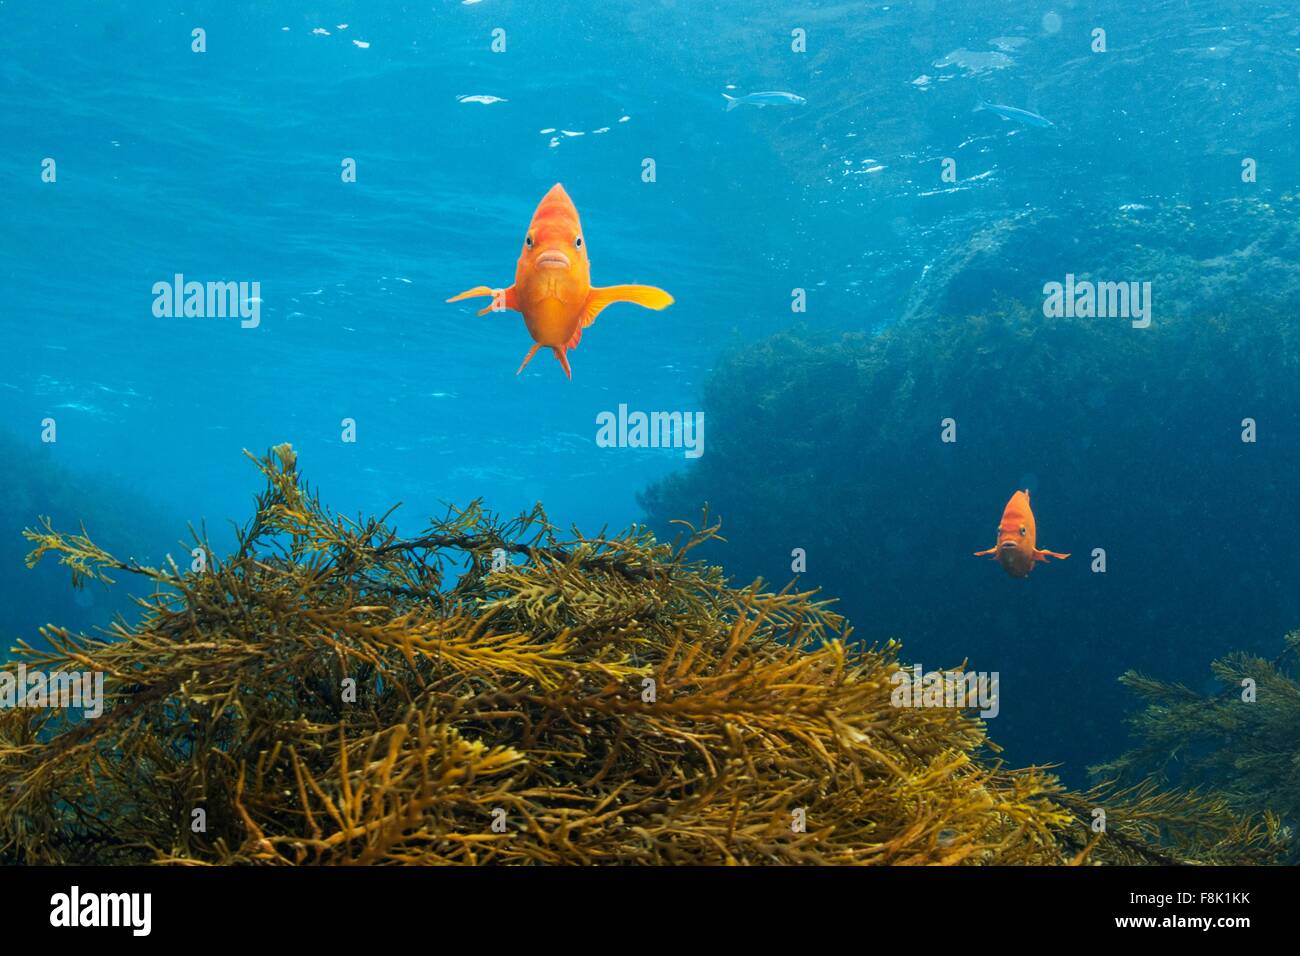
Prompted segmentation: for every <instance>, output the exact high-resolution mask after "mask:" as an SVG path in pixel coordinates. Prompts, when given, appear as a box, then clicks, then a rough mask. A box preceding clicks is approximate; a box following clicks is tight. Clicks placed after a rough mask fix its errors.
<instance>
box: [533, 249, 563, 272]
mask: <svg viewBox="0 0 1300 956" xmlns="http://www.w3.org/2000/svg"><path fill="white" fill-rule="evenodd" d="M536 264H537V265H539V266H541V267H542V268H544V269H567V268H569V257H568V256H566V255H565V254H564V253H563V252H560V251H559V250H558V249H549V250H547V251H546V252H543V253H542V254H541V255H540V256H538V257H537V259H536Z"/></svg>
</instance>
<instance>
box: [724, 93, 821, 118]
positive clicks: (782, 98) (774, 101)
mask: <svg viewBox="0 0 1300 956" xmlns="http://www.w3.org/2000/svg"><path fill="white" fill-rule="evenodd" d="M722 98H723V99H724V100H726V101H727V112H728V113H730V112H731V111H732V110H734V109H735V108H736V107H737V106H740V105H741V104H742V103H748V104H750V105H751V106H757V107H758V108H759V109H762V108H763V107H764V106H803V104H804V103H807V102H808V101H807V100H805V99H804V98H803V97H802V96H799V95H798V94H795V93H779V92H776V91H772V90H769V91H766V92H763V93H748V94H746V95H745V96H728V95H727V94H726V93H723V94H722Z"/></svg>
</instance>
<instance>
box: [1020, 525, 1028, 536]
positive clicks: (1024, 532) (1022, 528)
mask: <svg viewBox="0 0 1300 956" xmlns="http://www.w3.org/2000/svg"><path fill="white" fill-rule="evenodd" d="M1026 534H1028V532H1027V531H1025V526H1024V525H1021V526H1020V537H1022V538H1023V537H1024V536H1025V535H1026Z"/></svg>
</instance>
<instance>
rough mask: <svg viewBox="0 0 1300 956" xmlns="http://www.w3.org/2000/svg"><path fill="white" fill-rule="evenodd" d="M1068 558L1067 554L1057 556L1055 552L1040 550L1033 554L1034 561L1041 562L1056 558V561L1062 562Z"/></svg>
mask: <svg viewBox="0 0 1300 956" xmlns="http://www.w3.org/2000/svg"><path fill="white" fill-rule="evenodd" d="M1068 557H1069V555H1068V554H1059V553H1057V552H1056V551H1046V550H1040V551H1035V552H1034V558H1035V560H1038V561H1043V562H1046V561H1047V559H1048V558H1056V559H1057V560H1058V561H1064V560H1065V559H1066V558H1068Z"/></svg>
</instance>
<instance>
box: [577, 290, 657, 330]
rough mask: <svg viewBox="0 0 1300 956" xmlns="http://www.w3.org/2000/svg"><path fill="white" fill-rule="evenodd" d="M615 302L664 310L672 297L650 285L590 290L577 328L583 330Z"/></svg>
mask: <svg viewBox="0 0 1300 956" xmlns="http://www.w3.org/2000/svg"><path fill="white" fill-rule="evenodd" d="M615 302H631V303H633V304H634V305H639V306H641V307H642V308H646V309H666V308H668V306H670V305H672V304H673V297H672V296H671V295H669V294H668V293H667V292H665V291H664V290H663V289H656V288H655V287H654V286H652V285H608V286H605V287H604V288H603V289H592V290H591V294H590V295H588V296H587V302H586V304H585V305H584V306H583V307H582V315H581V316H580V318H581V320H582V321H581V322H579V324H578V327H579V328H581V329H585V328H586V327H587V326H589V325H591V323H593V322H595V321H596V316H598V315H600V312H601V310H602V309H603V308H605V306H607V305H613V304H614V303H615Z"/></svg>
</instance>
